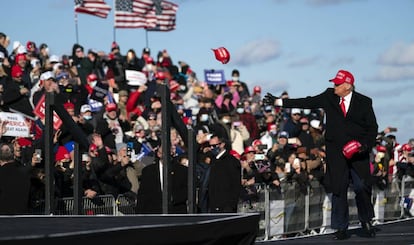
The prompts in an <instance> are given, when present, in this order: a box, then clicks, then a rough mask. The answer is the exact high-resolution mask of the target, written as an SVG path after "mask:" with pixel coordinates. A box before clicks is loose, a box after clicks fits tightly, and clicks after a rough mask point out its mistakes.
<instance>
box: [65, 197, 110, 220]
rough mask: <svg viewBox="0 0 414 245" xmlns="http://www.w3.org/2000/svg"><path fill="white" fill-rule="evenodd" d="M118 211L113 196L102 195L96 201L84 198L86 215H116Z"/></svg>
mask: <svg viewBox="0 0 414 245" xmlns="http://www.w3.org/2000/svg"><path fill="white" fill-rule="evenodd" d="M72 210H73V209H72ZM116 211H117V207H116V203H115V198H114V196H112V195H101V196H97V197H95V198H94V199H89V198H86V197H84V198H83V212H84V213H83V214H85V215H115V214H116Z"/></svg>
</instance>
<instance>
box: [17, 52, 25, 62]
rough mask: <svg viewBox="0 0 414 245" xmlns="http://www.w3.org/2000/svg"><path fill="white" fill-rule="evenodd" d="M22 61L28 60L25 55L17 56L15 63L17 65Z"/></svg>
mask: <svg viewBox="0 0 414 245" xmlns="http://www.w3.org/2000/svg"><path fill="white" fill-rule="evenodd" d="M20 60H26V55H25V54H17V55H16V61H15V63H16V64H17V63H18V62H19V61H20Z"/></svg>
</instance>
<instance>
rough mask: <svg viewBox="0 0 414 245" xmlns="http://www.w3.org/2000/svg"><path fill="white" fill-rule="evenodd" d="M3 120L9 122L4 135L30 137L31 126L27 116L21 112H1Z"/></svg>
mask: <svg viewBox="0 0 414 245" xmlns="http://www.w3.org/2000/svg"><path fill="white" fill-rule="evenodd" d="M0 119H1V121H2V122H7V124H6V132H5V133H4V134H3V135H4V136H15V137H29V135H30V127H29V125H27V124H26V122H25V118H24V116H23V115H21V114H19V113H11V112H0Z"/></svg>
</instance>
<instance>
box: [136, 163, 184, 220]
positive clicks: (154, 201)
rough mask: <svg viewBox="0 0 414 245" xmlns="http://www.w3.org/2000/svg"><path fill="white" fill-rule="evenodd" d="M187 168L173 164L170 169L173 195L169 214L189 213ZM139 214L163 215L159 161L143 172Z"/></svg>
mask: <svg viewBox="0 0 414 245" xmlns="http://www.w3.org/2000/svg"><path fill="white" fill-rule="evenodd" d="M187 173H188V171H187V167H185V166H183V165H181V164H178V163H172V164H171V165H170V169H169V178H172V179H171V185H172V187H171V193H170V198H169V201H170V203H169V205H170V206H169V213H187ZM137 213H143V214H160V213H162V190H161V182H160V165H159V159H156V160H155V161H154V163H153V164H150V165H148V166H146V167H144V169H143V170H142V175H141V183H140V187H139V189H138V196H137Z"/></svg>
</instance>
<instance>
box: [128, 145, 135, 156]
mask: <svg viewBox="0 0 414 245" xmlns="http://www.w3.org/2000/svg"><path fill="white" fill-rule="evenodd" d="M133 149H134V143H133V142H128V143H127V156H128V157H129V158H131V156H132V150H133Z"/></svg>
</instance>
